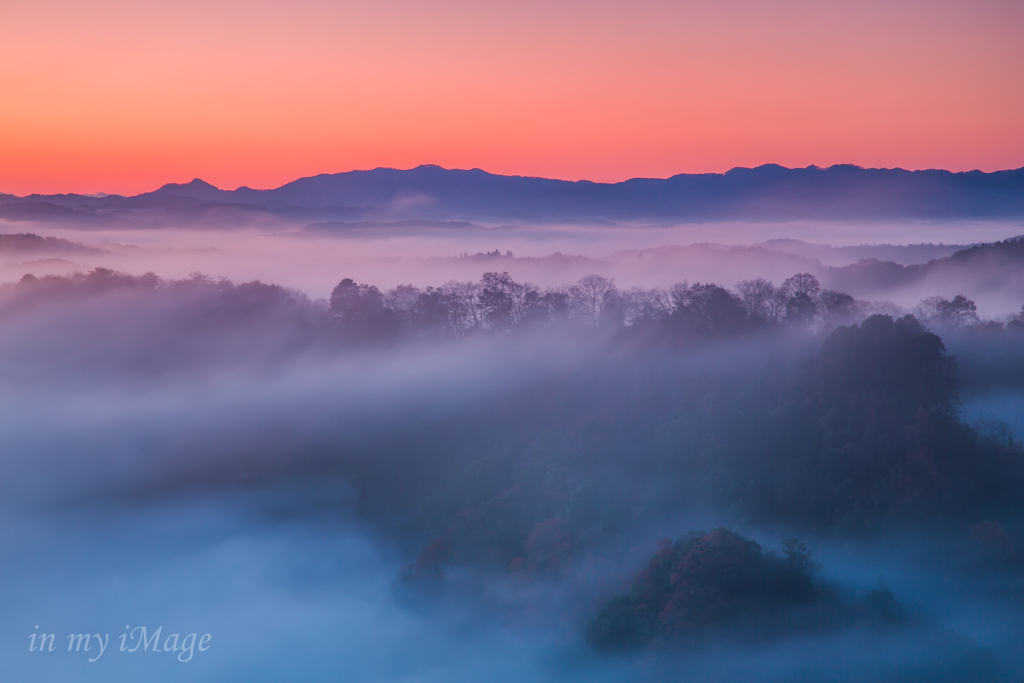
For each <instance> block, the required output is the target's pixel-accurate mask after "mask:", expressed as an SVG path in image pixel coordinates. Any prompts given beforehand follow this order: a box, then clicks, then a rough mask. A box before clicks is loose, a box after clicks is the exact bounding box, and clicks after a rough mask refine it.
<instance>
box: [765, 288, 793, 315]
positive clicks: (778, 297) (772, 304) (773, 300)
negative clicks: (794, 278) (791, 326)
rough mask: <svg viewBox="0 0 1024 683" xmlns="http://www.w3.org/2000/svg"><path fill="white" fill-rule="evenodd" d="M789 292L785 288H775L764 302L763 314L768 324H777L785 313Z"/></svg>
mask: <svg viewBox="0 0 1024 683" xmlns="http://www.w3.org/2000/svg"><path fill="white" fill-rule="evenodd" d="M789 297H790V292H789V290H788V289H787V288H786V287H776V288H774V289H773V290H772V292H771V293H770V294H769V295H768V298H767V300H765V313H766V318H767V320H768V322H770V323H777V322H779V320H781V319H782V317H783V316H784V315H785V313H786V304H787V303H788V302H789Z"/></svg>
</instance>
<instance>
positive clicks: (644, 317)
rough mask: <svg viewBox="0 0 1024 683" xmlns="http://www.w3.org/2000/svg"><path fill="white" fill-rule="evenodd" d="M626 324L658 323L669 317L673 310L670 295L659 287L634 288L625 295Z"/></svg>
mask: <svg viewBox="0 0 1024 683" xmlns="http://www.w3.org/2000/svg"><path fill="white" fill-rule="evenodd" d="M623 298H624V299H625V302H624V303H625V307H626V311H625V312H626V320H625V322H626V324H627V325H633V324H634V323H637V322H657V321H658V320H661V319H662V318H664V317H665V316H667V315H668V313H669V311H670V310H671V305H672V304H671V302H670V299H669V294H668V292H666V291H665V290H664V289H660V288H658V287H655V288H652V289H645V288H643V287H633V288H632V289H630V290H629V291H628V292H626V293H625V295H624V297H623Z"/></svg>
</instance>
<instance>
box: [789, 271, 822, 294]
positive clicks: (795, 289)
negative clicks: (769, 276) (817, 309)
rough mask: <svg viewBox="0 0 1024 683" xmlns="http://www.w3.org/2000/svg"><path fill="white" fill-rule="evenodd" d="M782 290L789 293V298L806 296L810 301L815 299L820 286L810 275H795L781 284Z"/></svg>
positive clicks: (816, 279)
mask: <svg viewBox="0 0 1024 683" xmlns="http://www.w3.org/2000/svg"><path fill="white" fill-rule="evenodd" d="M782 288H783V289H785V290H786V291H788V292H789V295H790V296H796V295H797V294H806V295H807V296H808V297H809V298H811V299H816V298H817V296H818V292H820V291H821V284H820V283H819V282H818V278H816V277H814V276H813V275H811V274H810V273H797V274H796V275H794V276H793V277H791V278H788V279H787V280H786V281H785V282H783V283H782Z"/></svg>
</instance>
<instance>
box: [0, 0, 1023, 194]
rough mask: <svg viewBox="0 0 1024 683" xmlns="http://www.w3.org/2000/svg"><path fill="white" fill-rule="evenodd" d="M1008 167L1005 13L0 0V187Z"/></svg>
mask: <svg viewBox="0 0 1024 683" xmlns="http://www.w3.org/2000/svg"><path fill="white" fill-rule="evenodd" d="M767 162H775V163H780V164H783V165H787V166H806V165H809V164H818V165H822V166H825V165H830V164H833V163H856V164H860V165H864V166H885V167H891V166H900V167H903V168H936V167H938V168H948V169H952V170H966V169H973V168H980V169H982V170H997V169H1004V168H1017V167H1020V166H1024V2H1021V0H972V1H969V2H950V1H947V0H929V1H918V0H885V1H884V2H882V1H875V0H858V1H856V2H842V3H840V2H829V1H821V0H819V1H807V0H792V1H788V2H770V1H759V0H716V1H715V2H700V3H697V2H683V1H678V0H677V1H674V2H666V1H660V0H633V1H631V2H610V1H607V0H591V1H588V2H583V1H577V0H568V1H565V0H563V1H555V0H546V1H536V0H519V1H518V2H500V3H499V2H492V1H490V0H472V1H470V0H465V1H464V0H441V1H437V2H417V1H414V0H372V1H370V0H366V1H364V2H359V3H354V2H346V1H341V2H323V1H316V0H290V1H289V2H265V1H260V0H247V1H245V2H241V1H234V0H202V1H197V0H176V1H175V2H167V1H164V2H159V3H158V2H143V1H140V0H132V1H130V2H129V1H126V0H101V1H89V0H0V192H13V193H17V194H25V193H29V192H68V191H75V192H99V191H103V192H118V193H135V192H140V191H146V190H151V189H155V188H156V187H158V186H160V185H162V184H163V183H165V182H169V181H187V180H190V179H192V178H193V177H197V176H198V177H202V178H204V179H206V180H208V181H209V182H212V183H214V184H215V185H218V186H220V187H226V188H234V187H237V186H239V185H249V186H251V187H273V186H277V185H280V184H282V183H284V182H287V181H289V180H293V179H295V178H297V177H301V176H307V175H313V174H316V173H325V172H337V171H346V170H352V169H358V168H373V167H376V166H394V167H400V168H407V167H411V166H415V165H418V164H421V163H437V164H441V165H443V166H448V167H460V168H470V167H480V168H484V169H486V170H489V171H493V172H497V173H515V174H525V175H541V176H548V177H558V178H568V179H579V178H588V179H592V180H603V181H615V180H622V179H625V178H629V177H634V176H658V177H664V176H668V175H671V174H674V173H680V172H704V171H724V170H727V169H729V168H731V167H734V166H753V165H757V164H762V163H767Z"/></svg>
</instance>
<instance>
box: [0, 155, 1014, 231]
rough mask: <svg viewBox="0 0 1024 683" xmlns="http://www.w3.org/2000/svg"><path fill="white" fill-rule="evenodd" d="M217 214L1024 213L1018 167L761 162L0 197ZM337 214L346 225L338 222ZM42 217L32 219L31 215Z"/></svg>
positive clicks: (541, 217)
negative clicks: (664, 173)
mask: <svg viewBox="0 0 1024 683" xmlns="http://www.w3.org/2000/svg"><path fill="white" fill-rule="evenodd" d="M212 207H223V208H226V209H228V210H245V211H260V212H267V213H270V214H276V215H288V214H289V213H290V214H292V215H300V216H301V215H303V213H304V212H314V211H315V212H318V213H317V216H318V217H319V218H321V219H328V220H330V219H331V218H332V217H334V216H335V215H337V216H338V219H340V220H356V221H359V220H366V218H367V217H369V216H371V215H372V216H373V217H374V218H373V220H379V218H380V216H385V217H387V219H389V220H394V221H402V220H409V219H411V218H421V219H430V220H441V221H451V220H476V221H490V222H495V221H498V222H502V221H504V222H530V221H536V222H543V221H549V222H558V221H568V222H574V221H615V222H636V221H640V222H648V223H667V222H704V221H717V220H752V221H762V220H784V221H789V220H850V219H871V220H885V219H929V220H943V219H972V218H977V219H1007V218H1020V217H1024V168H1021V169H1016V170H1008V171H996V172H992V173H983V172H981V171H968V172H957V173H953V172H950V171H942V170H927V171H905V170H902V169H871V168H861V167H858V166H851V165H838V166H831V167H829V168H819V167H816V166H809V167H807V168H785V167H782V166H778V165H774V164H768V165H765V166H759V167H757V168H735V169H732V170H731V171H728V172H726V173H704V174H681V175H675V176H672V177H670V178H665V179H655V178H634V179H632V180H626V181H623V182H619V183H595V182H590V181H585V180H582V181H567V180H552V179H547V178H535V177H525V176H503V175H495V174H492V173H488V172H486V171H482V170H480V169H472V170H454V169H444V168H441V167H439V166H430V165H427V166H418V167H416V168H413V169H409V170H397V169H390V168H377V169H373V170H369V171H349V172H345V173H335V174H323V175H318V176H312V177H308V178H300V179H298V180H295V181H293V182H290V183H287V184H285V185H282V186H281V187H278V188H275V189H269V190H254V189H251V188H248V187H241V188H238V189H236V190H222V189H219V188H216V187H214V186H213V185H210V184H209V183H206V182H204V181H202V180H200V179H195V180H193V181H192V182H190V183H183V184H176V183H171V184H167V185H164V186H163V187H161V188H160V189H158V190H155V191H153V192H148V193H143V194H140V195H136V196H133V197H122V196H113V195H111V196H105V197H96V196H86V195H74V194H70V195H67V194H66V195H30V196H28V197H12V196H10V195H0V218H6V219H7V220H74V219H75V218H76V217H77V218H81V219H86V218H89V217H103V216H113V215H117V214H118V213H123V212H133V211H141V210H149V211H151V210H155V209H157V210H158V209H164V210H178V211H183V210H197V209H204V208H212ZM342 214H344V217H342ZM34 216H37V218H33V217H34Z"/></svg>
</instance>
